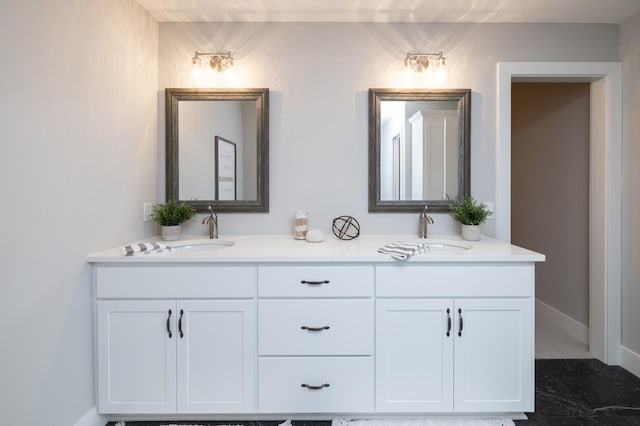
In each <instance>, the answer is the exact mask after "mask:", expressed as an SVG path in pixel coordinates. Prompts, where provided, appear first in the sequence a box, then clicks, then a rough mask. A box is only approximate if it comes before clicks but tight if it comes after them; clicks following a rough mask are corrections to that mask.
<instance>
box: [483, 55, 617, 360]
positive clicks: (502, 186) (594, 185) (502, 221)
mask: <svg viewBox="0 0 640 426" xmlns="http://www.w3.org/2000/svg"><path fill="white" fill-rule="evenodd" d="M568 79H574V81H575V80H578V81H588V82H589V83H590V85H591V96H590V103H591V117H590V118H591V120H590V122H591V129H590V130H591V144H590V176H589V181H590V190H589V191H590V194H589V211H590V214H589V217H590V219H589V237H590V241H589V351H590V352H591V354H592V355H593V356H594V357H596V358H598V359H600V360H601V361H603V362H605V363H607V364H610V365H618V364H619V363H620V341H621V314H620V307H621V204H622V202H621V182H622V177H621V163H622V153H621V151H622V66H621V64H620V63H618V62H502V63H498V81H497V89H498V92H497V111H498V114H497V116H498V117H497V149H496V155H497V158H496V204H495V206H496V209H495V212H496V214H495V217H496V234H497V238H498V239H500V240H502V241H506V242H511V84H512V82H514V81H541V80H543V81H547V82H553V81H567V80H568Z"/></svg>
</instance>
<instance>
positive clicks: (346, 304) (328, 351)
mask: <svg viewBox="0 0 640 426" xmlns="http://www.w3.org/2000/svg"><path fill="white" fill-rule="evenodd" d="M258 309H259V314H258V316H259V321H258V324H259V326H258V327H259V331H258V336H260V337H259V339H260V341H259V346H258V347H259V353H260V355H371V354H372V353H373V324H374V309H373V300H371V299H369V300H261V301H260V302H259V304H258Z"/></svg>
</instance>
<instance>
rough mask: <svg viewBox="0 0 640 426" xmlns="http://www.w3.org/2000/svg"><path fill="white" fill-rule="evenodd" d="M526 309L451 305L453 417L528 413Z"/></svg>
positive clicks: (507, 303)
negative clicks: (459, 415)
mask: <svg viewBox="0 0 640 426" xmlns="http://www.w3.org/2000/svg"><path fill="white" fill-rule="evenodd" d="M531 304H532V301H531V299H456V300H455V306H454V308H455V321H454V324H455V328H454V331H455V341H456V343H455V366H454V369H455V384H454V389H455V396H454V399H455V402H454V406H455V411H463V412H474V411H475V412H479V411H482V412H484V411H486V412H490V411H505V412H516V411H533V389H534V387H533V386H534V378H533V373H534V357H533V316H532V306H531Z"/></svg>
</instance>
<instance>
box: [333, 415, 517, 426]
mask: <svg viewBox="0 0 640 426" xmlns="http://www.w3.org/2000/svg"><path fill="white" fill-rule="evenodd" d="M331 426H514V423H513V421H512V420H511V419H506V418H486V419H481V418H455V417H428V418H427V417H425V418H421V419H371V420H367V419H363V420H357V419H355V420H350V419H334V420H333V421H332V422H331Z"/></svg>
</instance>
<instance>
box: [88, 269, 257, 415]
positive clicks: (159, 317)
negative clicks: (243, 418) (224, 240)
mask: <svg viewBox="0 0 640 426" xmlns="http://www.w3.org/2000/svg"><path fill="white" fill-rule="evenodd" d="M96 278H97V279H96V284H97V296H98V302H97V336H98V338H97V346H98V406H99V407H98V408H99V411H100V412H101V413H123V414H157V413H251V412H253V411H255V400H254V399H255V398H254V389H255V352H256V348H255V341H256V337H255V303H256V302H255V267H224V266H215V267H191V266H182V267H181V266H172V267H162V266H161V267H158V266H153V267H99V268H97V270H96ZM185 295H186V296H187V297H188V298H186V299H185V298H182V297H184V296H185Z"/></svg>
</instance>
